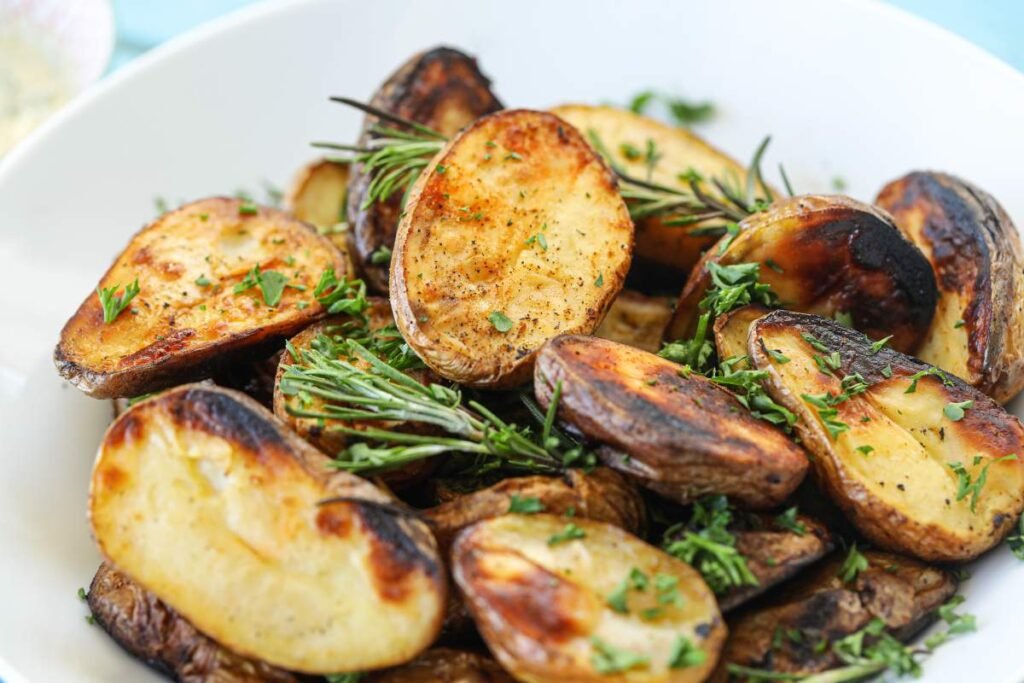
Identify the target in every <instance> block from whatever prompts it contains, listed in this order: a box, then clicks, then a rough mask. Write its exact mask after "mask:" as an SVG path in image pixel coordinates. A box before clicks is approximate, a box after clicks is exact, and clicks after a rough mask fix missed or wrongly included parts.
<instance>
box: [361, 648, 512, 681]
mask: <svg viewBox="0 0 1024 683" xmlns="http://www.w3.org/2000/svg"><path fill="white" fill-rule="evenodd" d="M361 680H364V681H366V683H515V679H514V678H512V676H510V675H509V674H508V672H506V671H505V670H504V669H502V668H501V667H500V666H498V663H497V662H495V661H494V660H493V659H491V658H490V657H487V656H486V655H482V654H479V653H477V652H470V651H468V650H452V649H448V648H443V647H439V648H433V649H430V650H427V651H426V652H424V653H423V654H422V655H420V656H419V657H417V658H416V659H414V660H413V661H411V662H409V663H408V664H405V665H403V666H400V667H398V668H395V669H388V670H387V671H378V672H372V673H370V674H368V675H367V676H366V677H365V678H363V679H361Z"/></svg>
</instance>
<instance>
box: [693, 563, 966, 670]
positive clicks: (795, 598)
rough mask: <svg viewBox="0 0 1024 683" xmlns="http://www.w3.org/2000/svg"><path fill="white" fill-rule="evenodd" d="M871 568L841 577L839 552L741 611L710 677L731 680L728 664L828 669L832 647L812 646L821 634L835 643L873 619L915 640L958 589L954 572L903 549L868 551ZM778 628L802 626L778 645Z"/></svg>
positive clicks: (900, 636)
mask: <svg viewBox="0 0 1024 683" xmlns="http://www.w3.org/2000/svg"><path fill="white" fill-rule="evenodd" d="M863 555H864V557H865V558H866V559H867V560H868V568H867V569H864V570H862V571H861V572H860V573H859V574H858V575H857V576H856V578H855V579H854V580H853V581H852V582H850V583H845V584H844V583H843V581H842V580H841V579H840V578H839V576H838V573H839V569H840V567H841V566H842V562H843V559H844V558H843V557H842V556H838V555H837V556H834V557H833V558H832V559H831V560H829V561H828V562H825V563H823V564H822V565H820V566H819V567H818V568H816V569H815V570H813V571H812V572H811V573H810V574H808V575H807V576H805V577H802V578H800V579H799V580H798V581H797V582H796V583H795V584H791V585H790V587H789V588H787V589H784V590H783V591H782V592H781V593H780V594H779V595H777V596H775V597H774V598H769V602H768V604H767V605H766V606H763V607H757V608H755V609H754V610H753V611H750V612H745V613H743V614H742V615H741V616H740V617H739V618H738V619H737V620H736V621H734V622H731V623H730V634H729V640H728V641H727V642H726V646H725V651H724V652H723V654H722V659H721V662H720V665H719V668H718V670H717V671H716V672H715V675H714V676H713V678H712V680H713V681H716V682H724V681H726V680H729V677H728V674H727V672H726V666H727V665H728V664H739V665H741V666H747V667H751V668H756V669H767V670H768V671H774V672H780V673H793V674H810V673H816V672H819V671H826V670H828V669H832V668H835V667H837V666H840V665H841V662H840V660H839V659H838V658H837V657H836V656H835V655H834V654H833V653H832V650H831V649H830V648H826V649H825V651H823V652H815V651H814V648H815V645H817V644H818V643H819V642H820V641H821V639H822V638H827V639H828V640H829V641H830V642H832V641H835V640H838V639H840V638H843V637H844V636H847V635H850V634H851V633H854V632H855V631H858V630H860V629H861V628H864V627H865V626H867V624H868V623H869V622H870V621H871V620H872V619H875V618H878V619H882V620H883V621H884V622H885V625H886V630H887V631H889V632H890V633H891V634H892V635H893V636H895V637H896V638H898V639H900V640H908V639H910V638H912V637H913V636H914V635H915V634H916V633H918V632H919V631H920V630H921V629H923V628H924V627H925V626H927V625H928V624H929V623H930V622H931V620H932V619H933V618H934V612H935V610H936V609H938V608H939V606H941V605H942V604H943V603H944V602H946V601H947V600H949V598H951V597H952V596H953V594H954V593H955V592H956V580H955V579H954V578H953V576H952V574H950V573H949V572H947V571H945V570H942V569H938V568H935V567H929V566H927V565H924V564H921V563H919V562H916V561H914V560H910V559H908V558H905V557H901V556H899V555H893V554H890V553H884V552H879V551H872V550H869V551H865V552H864V553H863ZM777 628H782V629H798V630H800V632H801V634H802V635H801V637H800V640H799V641H794V640H791V639H789V638H783V640H782V643H781V646H780V647H774V646H773V642H775V640H776V636H775V632H776V629H777Z"/></svg>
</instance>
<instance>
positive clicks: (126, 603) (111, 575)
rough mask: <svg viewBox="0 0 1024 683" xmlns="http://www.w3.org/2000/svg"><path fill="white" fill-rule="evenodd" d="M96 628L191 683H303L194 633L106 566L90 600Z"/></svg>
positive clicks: (92, 587) (99, 572) (124, 576)
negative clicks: (101, 629) (97, 626)
mask: <svg viewBox="0 0 1024 683" xmlns="http://www.w3.org/2000/svg"><path fill="white" fill-rule="evenodd" d="M86 599H87V600H88V603H89V609H90V610H91V611H92V614H93V617H94V618H95V619H96V623H97V624H99V625H100V627H102V628H103V630H104V631H106V632H107V633H109V634H110V636H111V637H112V638H113V639H114V640H115V641H117V644H118V645H120V646H121V647H123V648H124V649H125V650H127V651H128V652H129V653H131V654H132V655H134V656H135V657H138V658H139V659H141V660H142V661H143V662H145V663H146V664H148V665H149V666H151V667H153V668H154V669H157V670H158V671H160V672H162V673H165V674H167V675H168V676H170V677H171V678H173V679H174V680H176V681H185V682H186V683H298V681H299V680H300V677H298V676H296V675H294V674H292V673H291V672H288V671H285V670H283V669H279V668H277V667H275V666H271V665H270V664H266V663H264V662H261V661H259V660H257V659H249V658H247V657H242V656H241V655H237V654H235V653H234V652H231V651H230V650H228V649H226V648H224V647H222V646H221V645H219V644H218V643H217V642H216V641H213V640H211V639H210V638H207V637H206V636H205V635H203V634H202V633H200V632H199V631H197V630H196V629H195V627H194V626H192V624H190V623H188V621H186V620H185V619H184V618H182V617H181V615H179V614H178V613H177V612H175V611H174V610H173V609H171V608H170V607H168V606H167V605H166V604H164V603H163V602H162V601H161V600H160V599H159V598H158V597H156V596H155V595H153V594H152V593H150V592H149V591H147V590H146V589H145V588H143V587H142V586H140V585H139V584H138V583H136V582H135V581H133V580H132V578H131V577H130V576H128V575H127V574H125V573H124V572H122V571H120V570H118V569H116V568H115V567H113V566H112V565H111V564H110V563H108V562H104V563H103V564H101V565H100V568H99V569H97V570H96V576H95V577H94V578H93V580H92V584H91V585H90V586H89V593H88V595H87V597H86Z"/></svg>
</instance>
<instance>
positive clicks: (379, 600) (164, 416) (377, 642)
mask: <svg viewBox="0 0 1024 683" xmlns="http://www.w3.org/2000/svg"><path fill="white" fill-rule="evenodd" d="M326 462H327V459H326V458H325V456H323V454H321V453H320V452H319V451H317V450H316V449H315V448H313V447H312V446H309V445H308V444H306V443H305V442H304V441H302V440H301V439H300V438H299V437H297V436H295V435H294V434H292V433H291V432H290V431H288V430H287V429H286V428H285V427H284V425H282V424H281V423H280V422H278V421H277V419H276V418H274V417H273V415H272V414H271V413H270V412H268V411H267V410H265V409H264V408H262V407H260V406H259V404H257V403H256V402H254V401H253V400H252V399H250V398H248V397H247V396H245V395H243V394H240V393H238V392H235V391H231V390H228V389H220V388H216V387H203V386H197V385H192V386H184V387H179V388H177V389H173V390H170V391H166V392H164V393H162V394H159V395H157V396H154V397H153V398H151V399H148V400H146V401H143V402H141V403H138V404H136V405H135V406H133V407H132V408H131V409H129V410H128V412H126V413H125V414H123V415H122V416H121V417H120V418H118V419H117V421H115V422H114V424H113V425H112V426H111V427H110V429H108V430H107V433H106V435H105V437H104V439H103V443H102V444H101V446H100V451H99V455H98V456H97V460H96V464H95V466H94V469H93V475H92V484H91V488H90V495H89V516H90V522H91V525H92V531H93V536H94V537H95V538H96V542H97V544H98V545H99V548H100V550H101V552H102V553H103V554H104V555H105V556H106V557H107V559H108V560H110V561H111V562H112V563H113V564H115V565H116V566H117V567H119V568H120V569H121V570H123V571H124V572H126V573H127V574H129V575H130V576H132V577H133V578H134V579H135V580H136V581H137V582H138V583H139V585H141V586H142V587H143V588H145V589H147V590H149V591H151V592H152V593H153V594H154V595H155V596H156V597H157V598H158V599H160V600H161V601H162V602H164V603H166V604H167V605H168V606H169V607H170V608H171V609H173V610H174V611H175V612H176V613H178V614H180V615H181V617H182V618H184V619H187V620H188V621H189V622H190V623H191V624H192V625H193V626H195V628H196V629H198V630H199V631H201V632H203V633H204V634H206V635H207V636H209V637H210V638H212V639H213V640H215V641H217V642H218V643H220V644H221V645H223V646H224V647H226V648H229V649H230V650H232V651H234V652H236V653H238V654H239V655H242V656H244V657H251V658H256V659H260V660H262V661H265V662H267V663H269V664H272V665H274V666H278V667H281V668H284V669H288V670H292V671H301V672H305V673H333V672H343V671H356V670H362V669H367V668H378V667H384V666H393V665H396V664H401V663H404V662H406V661H409V660H411V659H412V658H413V657H415V656H416V655H417V654H419V653H420V652H421V651H422V650H424V649H425V648H426V647H427V646H428V645H430V643H431V642H432V641H433V639H434V637H435V636H436V635H437V633H438V630H439V628H440V625H441V619H442V616H443V609H444V604H445V592H446V582H445V577H444V574H443V569H442V566H441V563H440V558H439V557H438V553H437V546H436V543H435V542H434V540H433V538H432V537H431V535H430V532H429V530H428V529H427V527H426V525H425V524H423V523H422V522H420V521H418V520H416V519H414V518H413V517H412V516H411V515H410V513H408V512H406V511H405V510H404V509H403V508H401V507H400V506H399V505H398V504H396V503H394V502H393V501H392V499H391V498H389V497H388V496H386V495H385V494H384V493H382V492H381V491H379V490H378V489H377V488H375V487H374V486H373V485H372V484H370V483H369V482H366V481H365V480H363V479H360V478H359V477H356V476H353V475H350V474H348V473H344V472H335V473H333V474H332V473H331V472H330V470H328V469H327V466H326ZM197 568H201V571H197Z"/></svg>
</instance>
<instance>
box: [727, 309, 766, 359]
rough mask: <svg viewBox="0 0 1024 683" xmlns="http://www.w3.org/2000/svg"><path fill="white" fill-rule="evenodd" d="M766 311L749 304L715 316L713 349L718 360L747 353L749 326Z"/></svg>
mask: <svg viewBox="0 0 1024 683" xmlns="http://www.w3.org/2000/svg"><path fill="white" fill-rule="evenodd" d="M767 313H768V309H767V308H765V307H764V306H758V305H757V304H750V305H747V306H742V307H740V308H737V309H736V310H734V311H730V312H729V313H726V314H725V315H720V316H718V317H717V318H715V325H714V330H715V351H716V352H717V353H718V358H719V360H728V359H729V358H736V357H737V356H745V355H747V334H748V333H749V332H750V326H751V325H752V324H753V322H754V321H755V320H757V319H758V318H760V317H761V316H763V315H765V314H767Z"/></svg>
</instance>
